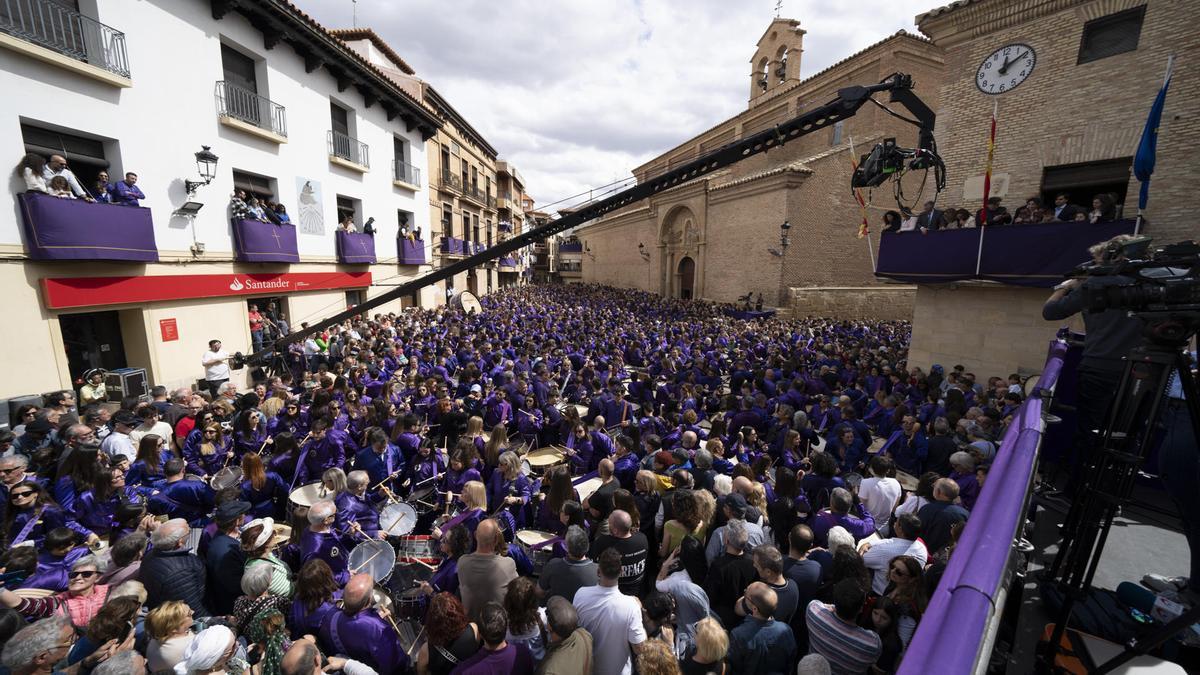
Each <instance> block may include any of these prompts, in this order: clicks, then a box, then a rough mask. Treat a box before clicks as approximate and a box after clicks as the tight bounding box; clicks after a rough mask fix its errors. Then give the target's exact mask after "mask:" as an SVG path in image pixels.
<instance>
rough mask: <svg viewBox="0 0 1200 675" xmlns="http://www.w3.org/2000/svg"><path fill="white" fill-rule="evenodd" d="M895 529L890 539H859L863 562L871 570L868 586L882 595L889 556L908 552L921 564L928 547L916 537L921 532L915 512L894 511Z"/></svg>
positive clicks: (922, 564) (890, 562) (859, 550)
mask: <svg viewBox="0 0 1200 675" xmlns="http://www.w3.org/2000/svg"><path fill="white" fill-rule="evenodd" d="M892 529H893V530H894V531H895V535H896V536H894V537H892V538H891V539H880V540H879V541H877V542H875V543H874V544H869V543H865V542H864V543H863V544H862V546H860V547H859V549H858V552H859V553H860V554H862V558H863V563H864V564H866V566H867V569H869V570H871V572H872V574H873V576H872V578H871V590H872V591H875V592H876V593H878V594H880V595H883V592H884V591H885V590H886V589H887V585H888V571H889V569H890V568H891V564H892V559H893V558H895V557H896V556H898V555H911V556H912V557H914V558H916V559H917V562H919V563H921V566H922V567H924V566H925V562H926V561H927V560H928V559H929V551H928V550H927V549H926V548H925V542H923V541H921V540H920V539H919V538H918V537H919V535H920V533H921V519H920V518H918V517H917V515H916V514H915V513H905V514H898V515H897V516H896V520H895V521H893V522H892Z"/></svg>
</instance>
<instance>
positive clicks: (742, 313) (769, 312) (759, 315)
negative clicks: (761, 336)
mask: <svg viewBox="0 0 1200 675" xmlns="http://www.w3.org/2000/svg"><path fill="white" fill-rule="evenodd" d="M725 316H730V317H733V318H735V319H741V320H742V321H752V320H754V319H768V318H770V317H773V316H775V310H773V309H760V310H757V311H756V310H751V309H727V310H725Z"/></svg>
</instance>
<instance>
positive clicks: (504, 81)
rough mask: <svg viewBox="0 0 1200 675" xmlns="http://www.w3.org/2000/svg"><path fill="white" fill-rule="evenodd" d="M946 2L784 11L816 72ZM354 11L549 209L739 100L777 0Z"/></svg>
mask: <svg viewBox="0 0 1200 675" xmlns="http://www.w3.org/2000/svg"><path fill="white" fill-rule="evenodd" d="M294 1H295V2H296V3H297V4H298V5H299V6H300V7H301V8H302V9H303V10H305V11H306V12H308V13H309V14H311V15H312V16H313V17H314V18H316V19H317V20H318V21H320V22H321V23H322V24H324V25H325V26H326V27H328V28H343V27H350V25H351V16H352V15H351V11H352V5H351V0H294ZM941 4H945V3H944V2H941V1H940V0H854V1H851V0H784V2H783V10H782V16H784V17H786V18H794V19H799V21H800V26H801V27H802V28H803V29H805V30H806V31H807V33H806V35H805V36H804V53H803V56H802V60H801V64H800V75H801V77H807V76H809V75H811V74H813V73H815V72H817V71H820V70H821V69H823V68H825V67H827V66H829V65H830V64H832V63H835V62H836V61H839V60H841V59H843V58H845V57H846V56H849V55H850V54H852V53H854V52H856V51H858V50H860V49H862V48H864V47H866V46H868V45H870V44H872V43H874V42H877V41H878V40H881V39H883V38H884V37H886V36H888V35H891V34H892V33H895V32H896V31H897V30H900V29H905V30H908V31H912V32H915V31H916V27H915V26H914V25H913V18H914V17H915V16H916V15H917V14H919V13H921V12H924V11H928V10H929V9H932V8H933V7H936V6H938V5H941ZM357 13H358V26H360V27H369V28H373V29H374V30H375V32H376V33H378V34H379V35H381V36H382V37H383V39H384V40H385V41H387V42H388V44H390V45H391V46H392V48H393V49H395V51H396V52H397V53H398V54H400V56H401V57H403V58H404V59H405V60H406V61H407V62H408V63H409V65H411V66H412V67H413V68H414V69H415V70H416V71H417V75H418V76H419V77H421V78H422V79H425V80H427V81H429V82H431V83H432V84H433V86H434V87H436V88H437V89H438V91H439V92H441V93H442V95H443V96H445V97H446V98H447V99H448V100H449V101H450V103H451V105H453V106H454V107H455V108H456V109H457V110H458V111H459V113H460V114H462V115H463V117H465V118H466V119H467V121H468V122H470V123H471V125H472V126H474V127H475V128H476V129H477V130H478V131H479V132H480V133H481V134H483V136H484V138H486V139H487V140H488V142H489V143H491V144H492V146H493V147H495V148H496V149H497V150H498V151H499V152H500V157H501V158H503V159H507V160H509V161H511V162H513V163H514V164H515V165H516V167H517V169H518V170H519V171H520V172H521V173H522V174H523V175H524V177H525V181H526V183H527V185H526V190H527V191H528V192H529V193H530V194H531V195H533V197H534V198H535V199H536V200H537V204H538V207H539V208H541V207H542V206H543V205H546V204H549V203H551V202H555V201H558V200H560V199H563V198H565V197H569V196H571V195H574V194H577V193H580V192H585V191H587V190H589V189H590V188H593V187H598V186H601V185H604V184H606V183H611V182H613V181H615V180H621V179H624V178H627V177H628V176H629V175H630V170H631V169H632V168H633V167H635V166H637V165H639V164H641V163H642V162H644V161H646V160H648V159H650V158H652V157H654V156H655V155H658V154H660V153H661V152H663V151H664V150H667V149H669V148H672V147H674V146H676V145H678V144H679V143H681V142H683V141H685V140H687V139H688V138H690V137H692V136H693V135H695V134H697V133H699V132H701V131H703V130H705V129H708V128H709V127H711V126H713V125H715V124H717V123H718V122H720V121H722V120H724V119H726V118H728V117H731V116H733V115H734V114H736V113H738V112H740V111H742V110H744V109H745V108H746V101H747V95H748V89H747V87H748V81H747V78H748V75H749V72H750V57H751V56H752V55H753V53H754V45H755V43H756V42H757V40H758V38H759V37H760V36H761V35H762V33H763V32H764V31H765V30H766V27H767V24H768V23H769V22H770V21H771V19H772V18H773V17H774V14H775V0H502V1H500V2H496V1H495V0H452V1H451V2H445V0H403V1H396V0H358V3H357ZM568 203H569V202H568ZM566 205H567V203H564V204H562V206H566ZM551 210H552V211H553V210H555V207H551Z"/></svg>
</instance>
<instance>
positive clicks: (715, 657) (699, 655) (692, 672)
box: [679, 616, 729, 675]
mask: <svg viewBox="0 0 1200 675" xmlns="http://www.w3.org/2000/svg"><path fill="white" fill-rule="evenodd" d="M694 637H695V640H696V653H695V654H692V657H691V658H689V659H684V660H683V661H681V662H680V663H679V665H680V671H681V672H682V673H683V675H725V672H726V668H725V654H726V653H728V652H729V634H728V633H726V632H725V629H724V628H722V627H721V624H720V623H719V622H717V620H716V619H714V618H712V617H711V616H708V617H705V618H703V619H701V620H700V621H698V622H697V623H696V632H695V635H694Z"/></svg>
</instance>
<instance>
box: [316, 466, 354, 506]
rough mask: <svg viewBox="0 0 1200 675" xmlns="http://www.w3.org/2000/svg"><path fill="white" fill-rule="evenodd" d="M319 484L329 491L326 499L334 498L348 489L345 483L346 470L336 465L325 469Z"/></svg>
mask: <svg viewBox="0 0 1200 675" xmlns="http://www.w3.org/2000/svg"><path fill="white" fill-rule="evenodd" d="M321 484H322V485H324V486H325V489H326V490H328V491H329V496H328V499H334V500H336V499H337V498H338V497H340V496H341V495H342V493H343V492H345V491H346V490H348V489H349V486H347V485H346V472H345V471H342V470H341V469H339V468H337V467H336V466H335V467H333V468H332V469H326V470H325V473H323V474H321Z"/></svg>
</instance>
